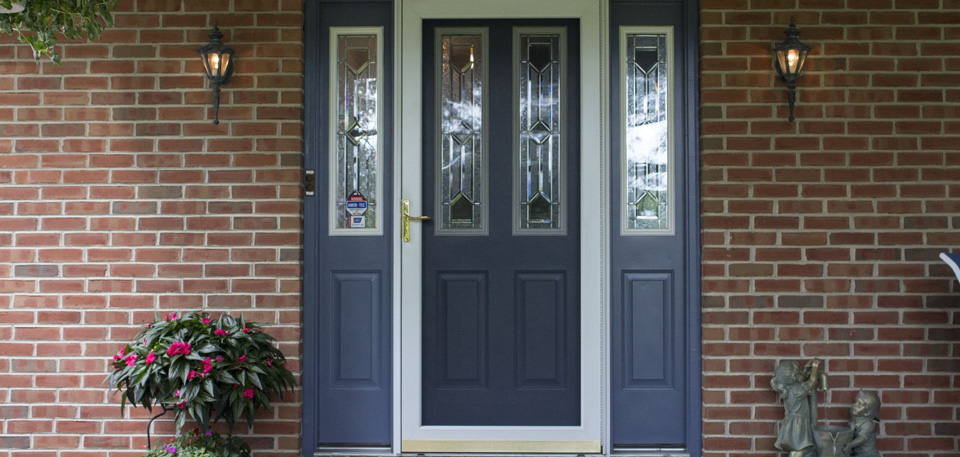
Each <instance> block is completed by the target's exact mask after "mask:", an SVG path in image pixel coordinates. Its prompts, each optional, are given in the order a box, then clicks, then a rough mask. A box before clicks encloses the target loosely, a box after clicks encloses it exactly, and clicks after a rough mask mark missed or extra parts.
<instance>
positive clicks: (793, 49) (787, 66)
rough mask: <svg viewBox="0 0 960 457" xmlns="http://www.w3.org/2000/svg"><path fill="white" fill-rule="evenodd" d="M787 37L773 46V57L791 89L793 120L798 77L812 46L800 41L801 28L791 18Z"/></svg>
mask: <svg viewBox="0 0 960 457" xmlns="http://www.w3.org/2000/svg"><path fill="white" fill-rule="evenodd" d="M784 33H785V34H786V35H787V39H786V40H783V42H782V43H777V45H776V46H774V47H773V58H774V60H775V61H776V65H777V73H780V77H781V78H783V80H784V81H786V83H787V89H789V91H790V95H789V98H788V100H789V102H790V122H793V104H794V103H795V102H796V100H797V95H796V90H797V84H796V83H797V77H799V76H800V73H801V72H803V64H804V62H806V61H807V54H809V53H810V46H807V45H805V44H803V42H802V41H800V38H799V37H800V29H798V28H797V26H796V24H794V23H793V18H792V17H791V18H790V27H787V31H786V32H784Z"/></svg>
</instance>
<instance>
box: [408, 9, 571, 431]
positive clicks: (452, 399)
mask: <svg viewBox="0 0 960 457" xmlns="http://www.w3.org/2000/svg"><path fill="white" fill-rule="evenodd" d="M530 27H537V28H536V29H533V28H530ZM578 29H579V26H578V22H577V21H575V20H555V21H544V20H540V21H531V20H524V21H520V20H498V21H469V22H468V21H425V22H424V29H423V52H424V54H423V55H424V59H423V66H424V68H423V71H424V78H423V81H424V90H423V139H424V140H423V161H422V164H423V171H422V177H423V184H422V191H423V194H422V195H423V198H424V205H423V206H424V207H425V208H434V213H433V214H429V215H430V216H432V217H434V221H433V222H432V224H433V226H430V225H426V226H425V227H424V230H423V251H422V258H423V267H422V271H423V276H422V281H423V284H422V290H423V304H422V329H423V333H422V381H421V382H422V421H423V422H422V423H423V425H442V426H453V425H483V426H518V425H524V426H526V425H548V426H559V425H579V424H580V422H581V411H580V396H581V392H580V281H579V279H580V227H579V224H578V223H576V221H579V219H580V208H579V199H578V198H576V197H574V198H569V199H566V201H563V200H562V199H561V198H560V196H561V195H569V196H579V194H580V191H579V185H580V175H579V161H580V155H579V144H580V141H579V134H578V131H579V123H580V121H579V114H578V97H577V94H579V87H578V84H577V79H578V72H579V67H578V60H579V59H578V52H577V50H578V49H579V46H578V45H579V40H578V36H577V30H578ZM515 32H519V33H515ZM560 37H562V40H561V39H560ZM484 38H485V39H484ZM531 38H537V39H540V41H537V40H536V39H535V40H532V43H531ZM551 40H552V41H551ZM561 41H562V42H563V43H564V44H565V45H566V46H565V48H566V52H565V53H564V52H563V51H564V49H563V47H562V46H560V42H561ZM438 43H439V45H438ZM521 43H523V44H524V45H525V46H527V48H526V49H523V50H521V49H518V48H519V45H520V44H521ZM482 44H486V47H479V46H482ZM444 49H446V50H445V51H444ZM564 54H565V55H564ZM531 69H533V71H531ZM464 70H465V71H464ZM521 71H526V75H525V76H522V75H521ZM551 71H553V73H551ZM531 73H533V74H534V75H537V74H547V75H548V76H547V77H543V78H540V79H539V80H537V79H536V78H530V77H529V75H530V74H531ZM451 79H452V81H451ZM521 81H522V82H523V84H522V85H521V84H519V83H520V82H521ZM538 85H540V86H543V89H542V90H537V89H536V88H537V87H538ZM518 88H527V90H526V91H520V90H518ZM531 88H533V89H534V90H530V89H531ZM557 92H559V97H562V101H559V102H556V103H554V102H552V101H551V100H552V99H551V98H548V97H554V98H555V97H557ZM452 97H454V99H453V101H450V99H451V98H452ZM521 99H522V100H523V103H525V104H526V105H524V106H527V109H524V110H521V109H520V106H521V105H520V100H521ZM531 103H534V104H536V106H533V107H531V106H530V104H531ZM438 126H440V127H439V128H438ZM558 168H559V169H558ZM551 176H555V177H557V179H551ZM518 178H519V179H520V182H522V183H523V185H520V183H518V182H517V179H518ZM560 185H562V186H563V189H562V192H561V191H560V189H558V188H557V187H558V186H560ZM560 215H562V218H561V217H560ZM531 221H532V222H533V223H531ZM567 221H573V222H572V223H570V222H567Z"/></svg>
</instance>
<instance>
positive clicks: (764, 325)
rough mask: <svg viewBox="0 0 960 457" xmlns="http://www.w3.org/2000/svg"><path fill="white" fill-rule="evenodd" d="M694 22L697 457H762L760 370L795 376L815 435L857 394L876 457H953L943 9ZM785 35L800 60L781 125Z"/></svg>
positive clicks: (956, 346) (885, 1)
mask: <svg viewBox="0 0 960 457" xmlns="http://www.w3.org/2000/svg"><path fill="white" fill-rule="evenodd" d="M700 2H701V16H700V18H701V40H702V43H701V71H702V74H701V85H702V94H701V109H702V111H701V116H702V127H703V131H702V135H703V137H702V172H703V178H702V180H703V182H702V195H703V245H704V246H703V259H704V265H703V274H704V278H703V288H704V299H703V306H704V309H703V322H704V328H703V338H704V346H703V349H704V362H703V369H704V377H703V379H704V391H703V393H704V403H705V405H704V410H703V411H704V447H705V449H706V452H707V455H710V456H720V455H724V456H744V455H768V456H772V455H773V449H774V448H773V442H774V430H775V423H776V421H777V420H779V419H780V418H782V417H783V407H782V406H780V405H778V404H777V403H776V402H775V399H774V394H773V392H772V391H771V390H770V388H769V384H768V383H769V380H770V377H771V373H772V371H773V368H774V366H775V363H776V362H777V361H778V360H782V359H803V360H808V359H810V358H812V357H823V358H825V359H826V360H827V363H826V369H827V371H828V372H829V373H830V382H831V383H832V387H833V390H832V391H831V392H829V393H828V395H827V396H826V397H827V399H828V402H829V406H828V407H826V408H825V409H824V411H825V412H826V414H827V416H828V417H829V419H831V420H833V421H838V422H845V421H846V420H847V419H848V417H849V414H848V408H849V405H850V404H851V403H852V402H853V396H854V395H855V393H856V391H857V390H859V389H876V390H879V391H880V393H881V397H882V400H883V403H884V406H883V409H882V410H881V414H880V416H881V419H882V423H881V426H880V435H881V438H880V448H881V451H882V453H883V455H885V457H893V456H946V455H956V454H957V452H958V450H960V449H958V435H960V423H958V419H960V417H958V414H960V385H958V384H960V343H958V341H960V328H958V326H957V324H958V322H960V287H958V284H957V282H956V280H955V279H951V277H950V273H949V272H948V270H947V269H946V267H945V265H944V264H943V263H942V262H940V261H939V260H938V259H937V255H938V253H940V252H942V251H945V250H947V249H954V250H956V249H958V248H960V1H957V0H749V1H747V0H700ZM791 16H795V17H796V20H797V25H798V26H799V27H800V29H801V30H802V35H801V39H802V40H804V41H805V42H807V43H808V44H811V45H812V46H813V48H814V49H813V52H812V53H811V57H810V60H809V61H808V64H807V65H808V66H807V71H806V72H805V74H804V75H803V76H802V77H801V78H800V80H799V83H798V86H799V100H798V104H797V121H796V122H795V123H792V124H791V123H789V122H787V104H786V96H787V91H786V86H785V84H783V83H782V82H781V81H779V78H777V77H776V75H775V70H774V69H773V64H772V61H771V53H770V50H771V48H772V45H773V44H774V43H775V42H779V41H781V40H783V38H784V35H783V31H784V29H785V28H786V26H787V25H788V23H789V20H790V17H791ZM822 399H823V396H821V401H822ZM822 414H823V413H821V415H822Z"/></svg>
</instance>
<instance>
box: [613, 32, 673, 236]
mask: <svg viewBox="0 0 960 457" xmlns="http://www.w3.org/2000/svg"><path fill="white" fill-rule="evenodd" d="M620 45H621V65H622V66H623V75H622V76H623V77H622V81H623V83H622V85H621V90H622V92H621V93H622V99H621V102H622V103H623V113H622V123H621V126H622V128H623V138H622V139H623V142H622V151H621V156H622V157H621V162H620V163H621V174H622V176H621V178H622V179H621V182H622V186H623V195H622V204H623V207H622V214H623V215H624V217H623V219H624V222H623V231H624V233H634V234H644V235H655V234H671V233H673V223H672V221H673V215H672V214H671V212H672V211H673V208H672V206H673V205H672V204H671V201H672V199H673V198H674V197H673V182H672V181H671V173H672V172H673V163H674V158H673V140H672V138H671V132H672V128H671V126H670V116H671V113H672V111H673V109H672V104H673V100H672V96H671V87H670V85H671V80H670V74H671V73H672V72H671V70H670V65H671V59H670V56H671V55H672V54H671V52H672V30H671V29H665V28H662V27H660V28H623V29H622V30H621V43H620Z"/></svg>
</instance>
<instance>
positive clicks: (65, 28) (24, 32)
mask: <svg viewBox="0 0 960 457" xmlns="http://www.w3.org/2000/svg"><path fill="white" fill-rule="evenodd" d="M16 1H17V0H0V7H3V8H10V7H11V6H12V5H13V3H15V2H16ZM118 2H119V0H27V3H26V9H24V10H23V11H21V12H19V13H7V14H0V33H6V34H8V35H14V34H15V35H17V38H18V39H20V42H21V43H23V44H26V45H29V46H30V48H31V49H33V57H34V59H36V60H37V61H39V60H40V57H42V56H46V57H49V58H50V60H52V61H53V63H55V64H59V63H60V54H58V53H57V51H56V50H55V49H54V46H56V44H57V38H58V35H63V36H64V37H65V38H66V39H68V40H78V39H84V40H95V39H98V38H100V34H101V32H102V31H103V27H104V26H107V27H112V26H113V15H112V14H111V11H113V10H116V9H117V3H118Z"/></svg>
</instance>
